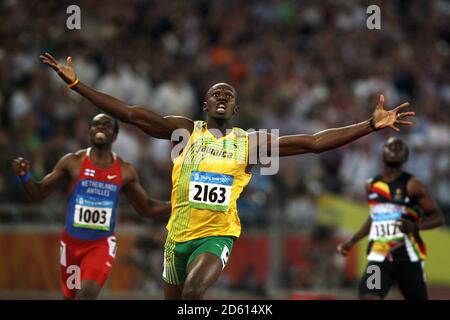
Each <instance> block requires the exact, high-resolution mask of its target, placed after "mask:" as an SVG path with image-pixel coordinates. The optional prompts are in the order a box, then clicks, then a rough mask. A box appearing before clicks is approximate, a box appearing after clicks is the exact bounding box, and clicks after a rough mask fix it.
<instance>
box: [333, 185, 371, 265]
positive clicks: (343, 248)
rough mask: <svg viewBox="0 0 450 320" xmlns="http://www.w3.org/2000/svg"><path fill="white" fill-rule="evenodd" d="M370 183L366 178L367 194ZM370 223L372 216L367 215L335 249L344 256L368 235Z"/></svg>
mask: <svg viewBox="0 0 450 320" xmlns="http://www.w3.org/2000/svg"><path fill="white" fill-rule="evenodd" d="M371 185H372V179H369V180H367V182H366V193H367V194H369V193H370V187H371ZM371 224H372V218H371V217H370V215H369V217H368V218H367V219H366V221H365V222H364V223H363V225H362V226H361V228H359V230H358V231H357V232H356V233H355V234H354V235H353V236H352V237H351V238H350V239H349V240H347V241H345V242H344V243H341V244H339V245H338V246H337V248H336V250H337V251H338V252H339V253H340V254H342V255H343V256H346V255H347V254H348V253H349V251H350V250H351V249H352V247H353V246H354V245H355V244H356V243H358V242H359V241H360V240H361V239H363V238H365V237H366V236H368V235H369V232H370V226H371Z"/></svg>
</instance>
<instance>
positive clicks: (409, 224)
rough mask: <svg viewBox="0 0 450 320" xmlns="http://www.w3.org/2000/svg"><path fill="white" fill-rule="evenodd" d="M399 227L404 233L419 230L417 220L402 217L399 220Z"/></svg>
mask: <svg viewBox="0 0 450 320" xmlns="http://www.w3.org/2000/svg"><path fill="white" fill-rule="evenodd" d="M397 224H398V228H399V229H400V231H401V232H403V233H412V232H415V231H417V230H418V227H419V226H418V225H417V223H416V222H413V221H410V220H406V219H404V218H400V220H397Z"/></svg>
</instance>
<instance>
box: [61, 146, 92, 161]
mask: <svg viewBox="0 0 450 320" xmlns="http://www.w3.org/2000/svg"><path fill="white" fill-rule="evenodd" d="M85 154H86V149H82V150H78V151H75V152H70V153H67V154H66V155H64V156H63V157H62V158H61V159H60V160H59V162H60V163H66V164H73V163H77V162H79V161H80V160H82V159H83V157H84V155H85Z"/></svg>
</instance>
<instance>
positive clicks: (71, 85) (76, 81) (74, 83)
mask: <svg viewBox="0 0 450 320" xmlns="http://www.w3.org/2000/svg"><path fill="white" fill-rule="evenodd" d="M78 82H80V80H78V78H76V79H75V81H74V82H72V83H71V84H69V85H68V86H69V88H73V87H74V86H76V85H77V84H78Z"/></svg>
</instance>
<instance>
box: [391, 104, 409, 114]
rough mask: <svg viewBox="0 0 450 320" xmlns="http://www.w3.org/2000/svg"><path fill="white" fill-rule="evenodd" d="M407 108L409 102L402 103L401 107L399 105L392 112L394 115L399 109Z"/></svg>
mask: <svg viewBox="0 0 450 320" xmlns="http://www.w3.org/2000/svg"><path fill="white" fill-rule="evenodd" d="M407 106H409V102H405V103H402V104H401V105H399V106H398V107H396V108H395V109H394V110H393V111H394V112H395V113H397V112H399V111H400V110H401V109H403V108H405V107H407Z"/></svg>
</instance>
